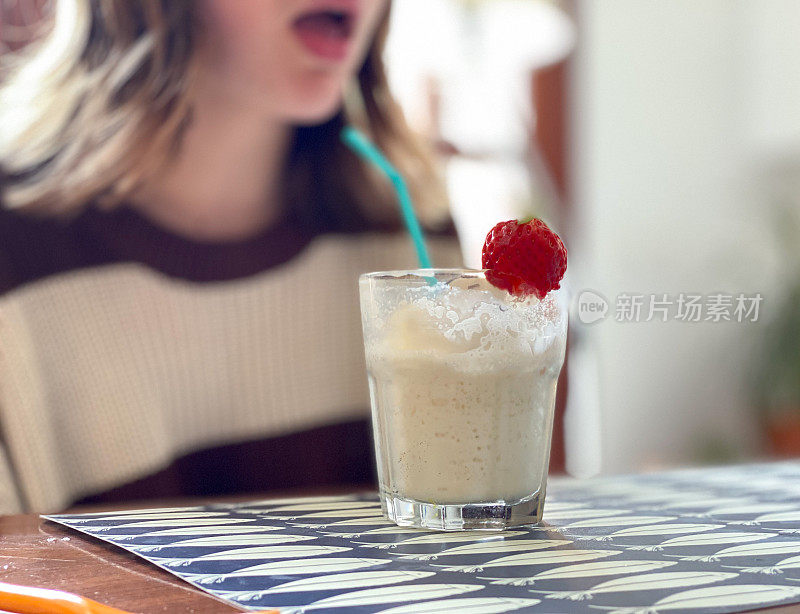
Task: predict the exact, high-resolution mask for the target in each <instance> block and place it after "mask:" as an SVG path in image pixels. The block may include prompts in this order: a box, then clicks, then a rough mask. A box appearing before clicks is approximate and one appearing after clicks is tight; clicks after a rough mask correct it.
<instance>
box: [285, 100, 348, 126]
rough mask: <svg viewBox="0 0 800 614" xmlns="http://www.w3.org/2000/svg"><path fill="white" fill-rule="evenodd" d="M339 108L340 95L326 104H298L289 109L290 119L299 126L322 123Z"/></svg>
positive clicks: (340, 102)
mask: <svg viewBox="0 0 800 614" xmlns="http://www.w3.org/2000/svg"><path fill="white" fill-rule="evenodd" d="M341 108H342V98H341V97H340V96H338V97H337V98H336V99H335V100H333V101H330V102H327V103H326V104H316V105H315V104H305V105H298V106H296V107H295V108H293V109H292V110H291V121H292V123H294V124H299V125H301V126H314V125H316V124H322V123H325V122H326V121H328V120H329V119H331V118H332V117H333V116H334V115H336V113H338V112H339V111H340V110H341Z"/></svg>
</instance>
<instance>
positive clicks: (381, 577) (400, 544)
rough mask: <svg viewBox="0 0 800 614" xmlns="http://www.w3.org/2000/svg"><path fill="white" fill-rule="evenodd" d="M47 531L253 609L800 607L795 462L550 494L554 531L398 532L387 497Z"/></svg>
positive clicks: (171, 514) (150, 516) (799, 467)
mask: <svg viewBox="0 0 800 614" xmlns="http://www.w3.org/2000/svg"><path fill="white" fill-rule="evenodd" d="M45 518H47V519H49V520H52V521H54V522H58V523H60V524H62V525H65V526H68V527H71V528H73V529H76V530H78V531H81V532H83V533H86V534H88V535H92V536H94V537H98V538H100V539H102V540H105V541H108V542H110V543H112V544H115V545H117V546H120V547H121V548H124V549H126V550H129V551H131V552H134V553H135V554H137V555H139V556H141V557H143V558H145V559H147V560H148V561H150V562H152V563H154V564H155V565H158V566H159V567H163V568H164V569H166V570H168V571H170V572H172V573H173V574H175V575H176V576H179V577H180V578H183V579H184V580H186V581H188V582H190V583H192V584H194V585H195V586H198V587H200V588H201V589H203V590H205V591H208V592H210V593H213V594H214V595H217V596H219V597H221V598H223V599H225V600H227V601H229V602H231V603H233V604H235V605H238V606H242V607H243V608H246V609H253V610H258V609H263V608H268V607H273V608H279V609H280V610H281V612H287V613H299V612H319V613H325V612H344V611H347V612H363V613H365V614H366V613H376V612H382V613H385V614H389V613H391V614H404V613H417V612H437V613H438V612H459V613H461V614H477V613H491V612H510V611H519V612H593V613H594V614H597V613H598V612H601V611H608V612H617V613H619V614H622V613H626V612H631V613H632V612H642V611H648V612H675V611H682V612H702V613H705V612H709V613H710V612H735V611H741V610H746V609H755V608H758V607H765V606H768V605H779V604H787V603H795V602H800V462H790V463H776V464H761V465H747V466H738V467H725V468H712V469H694V470H684V471H675V472H668V473H658V474H646V475H631V476H622V477H613V478H610V477H604V478H600V479H592V480H586V481H578V480H572V479H558V480H551V483H550V487H549V492H548V495H547V499H546V505H545V521H546V524H545V525H544V526H542V527H538V528H523V529H518V530H510V531H505V532H503V533H489V532H468V533H459V532H454V533H435V532H427V531H420V530H416V529H407V528H399V527H397V526H395V525H393V524H391V523H389V522H388V521H386V520H385V519H384V518H383V517H382V516H381V510H380V504H379V503H378V499H377V496H375V495H372V494H368V495H361V496H343V497H312V498H298V499H272V500H265V501H254V502H249V503H244V504H215V505H204V506H200V507H192V508H171V509H150V510H141V511H126V512H114V513H100V514H78V515H51V516H45Z"/></svg>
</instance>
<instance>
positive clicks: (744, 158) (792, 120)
mask: <svg viewBox="0 0 800 614" xmlns="http://www.w3.org/2000/svg"><path fill="white" fill-rule="evenodd" d="M578 10H579V12H580V32H579V50H578V53H577V57H576V71H575V76H574V99H575V101H576V103H575V107H574V109H573V123H574V126H575V132H574V135H573V150H574V151H575V159H574V163H575V168H576V191H577V200H578V203H579V206H580V207H581V208H582V210H583V214H582V228H583V229H584V237H585V243H584V248H585V249H584V250H582V251H581V250H578V251H577V252H576V254H575V257H574V258H573V260H572V263H573V266H574V267H575V268H576V269H577V270H576V271H575V276H574V277H573V282H577V283H578V284H580V286H581V287H588V288H592V289H594V290H599V291H600V292H601V293H603V294H604V295H605V296H607V297H608V298H609V299H611V301H612V303H613V300H614V298H615V297H616V295H617V294H619V293H622V292H638V293H645V294H647V293H659V294H660V293H670V294H677V293H680V292H684V293H689V292H697V293H712V292H720V291H722V292H730V293H738V292H745V293H753V292H761V293H762V294H763V295H764V296H765V299H764V303H763V305H762V307H763V309H764V312H765V313H767V314H768V312H769V307H770V305H774V301H775V299H776V296H777V293H776V288H777V287H778V284H779V276H780V274H781V266H780V262H781V260H780V254H778V253H777V252H776V250H775V248H774V247H773V246H772V245H771V234H770V232H771V229H770V227H769V221H768V219H767V218H768V216H767V215H766V212H765V207H766V204H765V200H766V198H765V197H764V195H763V193H762V190H761V186H760V185H759V184H757V183H756V180H755V175H756V170H755V169H756V167H757V166H758V165H759V164H761V162H762V161H763V160H764V159H766V158H768V157H769V156H770V155H772V153H773V152H774V151H777V150H779V149H780V150H783V149H786V148H791V147H792V146H793V145H797V144H798V143H799V142H800V70H798V69H797V66H798V65H800V37H798V36H797V32H798V31H800V30H799V29H798V27H797V26H798V25H800V24H798V17H800V3H797V2H795V1H793V0H785V1H780V0H775V1H773V0H767V1H762V0H758V1H756V0H752V1H747V2H744V1H742V2H732V1H731V0H704V2H697V1H696V0H669V1H664V0H579V2H578ZM792 24H793V25H792ZM576 289H577V290H579V289H580V288H576ZM759 332H760V325H752V324H751V325H744V324H737V323H727V324H726V323H718V324H717V323H708V322H706V323H698V324H688V323H682V322H674V321H673V322H667V323H660V322H650V323H629V324H621V323H617V322H614V321H604V322H601V323H598V324H595V325H593V326H592V327H587V328H586V334H587V336H588V339H587V342H588V344H589V345H590V346H591V347H594V348H595V349H596V353H597V356H598V361H599V381H600V395H601V412H602V425H603V428H602V430H603V432H602V456H603V458H602V469H603V471H606V472H618V471H629V470H637V469H640V468H642V467H646V466H661V465H671V464H684V463H689V462H696V461H698V460H702V458H703V455H704V454H706V453H707V452H708V451H709V449H710V448H709V445H710V444H715V445H716V444H719V445H722V446H723V447H724V448H725V451H726V452H727V453H728V454H731V455H732V456H734V457H739V458H745V457H747V456H750V455H752V454H755V453H757V452H758V450H759V438H758V434H757V429H756V426H755V423H754V420H753V416H752V412H751V411H750V403H749V401H748V398H747V396H746V392H747V390H746V386H745V380H744V378H745V375H746V372H747V369H748V365H749V363H748V360H749V358H750V356H751V354H750V349H749V348H750V347H751V346H752V342H753V339H754V337H756V336H757V335H758V333H759ZM578 385H579V384H578Z"/></svg>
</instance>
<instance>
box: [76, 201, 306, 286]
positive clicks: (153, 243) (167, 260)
mask: <svg viewBox="0 0 800 614" xmlns="http://www.w3.org/2000/svg"><path fill="white" fill-rule="evenodd" d="M77 222H78V223H79V224H80V225H82V226H83V227H84V228H85V230H86V232H87V233H88V234H90V235H91V237H92V239H93V240H94V242H95V245H96V248H97V249H98V250H99V251H101V252H102V256H103V257H104V259H108V260H113V261H129V262H138V263H141V264H144V265H146V266H148V267H150V268H153V269H155V270H157V271H159V272H161V273H163V274H165V275H168V276H170V277H178V278H181V279H185V280H187V281H196V282H208V281H228V280H234V279H238V278H241V277H248V276H251V275H254V274H257V273H260V272H262V271H264V270H267V269H269V268H272V267H275V266H278V265H281V264H283V263H285V262H287V261H289V260H291V259H292V258H294V257H295V256H297V255H298V254H299V253H301V252H302V251H303V250H305V249H306V248H307V247H308V245H309V243H310V242H311V241H312V239H313V238H314V237H315V236H316V235H317V234H318V233H317V232H315V231H314V230H312V229H310V228H308V227H306V226H305V225H303V224H301V223H300V222H299V220H296V219H294V218H293V216H292V215H290V214H284V215H283V216H281V217H280V218H279V220H278V221H277V222H275V223H274V224H272V225H270V226H269V227H268V228H266V229H264V230H262V231H260V232H259V233H257V234H256V235H254V236H252V237H249V238H246V239H241V240H235V241H224V242H216V241H202V240H195V239H191V238H188V237H185V236H183V235H180V234H177V233H175V232H172V231H170V230H167V229H165V228H163V227H161V226H159V225H158V224H156V223H155V222H153V221H151V220H150V219H149V218H147V217H145V216H144V215H142V214H141V213H139V212H138V211H137V210H135V209H134V208H133V207H130V206H128V205H125V204H123V205H120V206H118V207H115V208H114V209H111V210H104V209H99V208H97V207H88V208H87V209H86V210H85V211H84V213H83V214H82V215H81V216H80V219H79V220H77Z"/></svg>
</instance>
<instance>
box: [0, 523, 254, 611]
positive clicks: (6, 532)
mask: <svg viewBox="0 0 800 614" xmlns="http://www.w3.org/2000/svg"><path fill="white" fill-rule="evenodd" d="M0 581H3V582H10V583H12V584H22V585H26V586H37V587H41V588H52V589H58V590H65V591H69V592H72V593H76V594H78V595H81V596H83V597H88V598H89V599H93V600H95V601H99V602H101V603H105V604H107V605H111V606H114V607H117V608H121V609H123V610H128V611H130V612H143V613H146V614H150V613H151V612H152V613H156V612H169V613H170V614H184V613H185V614H189V613H190V612H191V613H195V614H212V613H213V614H225V613H227V612H241V611H242V610H239V609H237V608H233V607H231V606H230V605H228V604H226V603H224V602H222V601H220V600H218V599H216V598H215V597H212V596H211V595H208V594H207V593H204V592H203V591H200V590H198V589H196V588H194V587H192V586H191V585H189V584H187V583H185V582H183V581H182V580H179V579H178V578H176V577H175V576H173V575H172V574H170V573H168V572H166V571H163V570H161V569H158V568H157V567H155V566H153V565H150V564H148V563H146V562H144V561H142V560H141V559H139V558H138V557H136V556H135V555H132V554H129V553H127V552H124V551H122V550H120V549H118V548H115V547H113V546H110V545H109V544H104V543H103V542H101V541H100V540H96V539H93V538H90V537H86V536H82V535H79V534H78V533H76V532H75V531H72V530H70V529H66V528H62V527H59V526H58V525H56V524H53V523H51V522H47V521H44V520H41V519H40V518H39V517H38V516H37V515H34V514H26V515H20V516H4V517H0Z"/></svg>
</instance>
